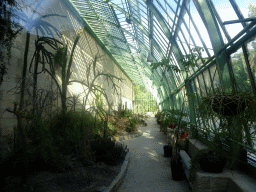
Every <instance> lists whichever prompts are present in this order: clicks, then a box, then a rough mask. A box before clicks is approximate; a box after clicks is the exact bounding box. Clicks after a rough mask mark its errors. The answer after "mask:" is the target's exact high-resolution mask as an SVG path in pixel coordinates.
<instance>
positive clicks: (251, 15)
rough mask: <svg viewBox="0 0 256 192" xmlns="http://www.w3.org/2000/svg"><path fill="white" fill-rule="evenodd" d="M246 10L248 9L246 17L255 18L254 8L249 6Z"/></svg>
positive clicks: (255, 8)
mask: <svg viewBox="0 0 256 192" xmlns="http://www.w3.org/2000/svg"><path fill="white" fill-rule="evenodd" d="M248 9H249V13H248V17H255V16H256V6H254V5H249V6H248Z"/></svg>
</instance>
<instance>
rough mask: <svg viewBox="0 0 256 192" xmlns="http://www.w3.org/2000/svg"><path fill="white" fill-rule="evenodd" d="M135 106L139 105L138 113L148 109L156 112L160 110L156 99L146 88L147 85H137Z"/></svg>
mask: <svg viewBox="0 0 256 192" xmlns="http://www.w3.org/2000/svg"><path fill="white" fill-rule="evenodd" d="M134 92H135V107H136V108H137V107H138V111H137V112H138V113H145V112H146V111H147V110H149V111H151V112H155V111H157V110H158V105H157V102H156V99H154V98H153V96H152V94H151V93H150V92H149V91H148V90H146V88H145V87H142V86H140V85H135V87H134Z"/></svg>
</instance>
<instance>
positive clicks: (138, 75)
mask: <svg viewBox="0 0 256 192" xmlns="http://www.w3.org/2000/svg"><path fill="white" fill-rule="evenodd" d="M64 1H66V2H67V3H69V5H71V6H72V7H74V8H75V11H76V12H77V13H78V14H79V15H80V16H81V17H82V18H83V20H84V21H85V23H86V24H87V25H88V26H89V27H90V28H91V29H92V31H93V33H94V34H95V35H96V36H97V37H98V39H99V40H100V41H101V43H103V45H104V46H105V48H106V49H107V50H108V51H109V52H110V53H111V55H112V56H113V57H114V59H115V60H116V61H117V63H118V64H119V65H120V67H121V68H122V69H123V70H124V71H125V72H126V73H127V75H128V76H129V77H130V79H131V80H132V81H133V83H134V84H139V85H143V86H146V87H147V88H149V87H150V86H152V82H153V84H154V85H155V86H156V87H158V88H159V87H161V86H162V87H163V88H162V89H161V90H164V91H163V93H162V94H165V97H166V96H168V95H170V94H171V93H173V92H174V91H176V90H177V88H179V87H180V88H181V87H182V86H183V85H184V79H185V78H187V77H192V76H193V74H195V72H196V71H197V70H199V68H200V67H202V66H204V65H205V61H207V59H209V58H211V57H214V56H215V54H216V51H217V50H218V49H220V47H221V46H224V45H225V43H228V42H229V41H231V39H232V38H233V37H235V35H237V34H238V33H239V31H241V30H242V29H243V27H242V24H241V23H238V25H239V27H237V28H236V29H237V30H236V34H234V33H233V31H234V30H233V29H234V28H233V27H230V26H228V27H226V26H225V25H223V22H224V21H225V20H224V19H225V18H227V19H230V15H229V16H228V17H224V15H223V9H221V8H223V7H221V5H222V3H221V2H219V1H215V0H213V1H212V0H207V1H198V0H194V1H190V0H64ZM241 3H242V2H240V1H238V3H237V2H236V1H234V0H229V1H225V6H226V8H227V9H229V12H230V13H231V12H232V14H233V18H234V19H244V18H246V17H247V15H243V11H241V9H240V8H239V5H242V4H241ZM243 10H244V9H243ZM207 11H208V12H207ZM209 12H210V14H209ZM209 16H210V17H213V16H214V17H216V18H208V17H209ZM214 22H215V23H214ZM213 24H215V25H213ZM210 33H212V34H210ZM215 42H216V43H215ZM194 47H201V48H204V52H203V53H202V54H203V55H202V57H203V58H205V59H206V60H204V61H198V64H197V66H195V67H193V68H192V69H190V70H189V71H186V72H184V66H182V65H181V62H180V59H181V58H182V55H187V54H191V52H192V48H194ZM148 57H151V59H153V62H160V61H161V60H162V58H170V59H171V60H170V64H171V65H175V66H177V67H178V68H179V69H181V70H182V71H183V72H177V71H170V70H169V71H164V69H162V68H161V67H159V68H157V69H156V70H154V71H152V69H151V62H152V61H151V62H148ZM187 75H188V76H187ZM166 94H167V95H166ZM160 95H161V94H160ZM162 99H163V98H162Z"/></svg>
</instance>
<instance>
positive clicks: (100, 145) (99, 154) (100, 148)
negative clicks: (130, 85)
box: [91, 137, 115, 162]
mask: <svg viewBox="0 0 256 192" xmlns="http://www.w3.org/2000/svg"><path fill="white" fill-rule="evenodd" d="M114 147H115V142H114V141H110V140H105V139H103V138H101V137H100V138H98V139H96V140H94V141H92V142H91V150H92V151H93V152H94V155H95V158H96V161H98V162H99V161H100V162H105V161H106V152H107V151H111V150H112V149H113V148H114Z"/></svg>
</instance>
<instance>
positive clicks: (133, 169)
mask: <svg viewBox="0 0 256 192" xmlns="http://www.w3.org/2000/svg"><path fill="white" fill-rule="evenodd" d="M146 122H147V126H146V127H141V128H139V130H141V131H142V132H143V134H142V136H140V137H138V138H135V139H131V140H126V141H122V143H124V144H125V145H127V147H128V148H129V151H130V164H129V167H128V170H127V173H126V176H125V178H124V182H123V183H122V184H121V186H120V188H119V190H118V192H146V191H152V192H153V191H157V192H166V191H173V192H189V191H191V190H190V189H189V183H188V181H187V180H183V181H173V180H172V176H171V167H170V158H166V157H163V156H164V151H163V146H164V145H166V139H165V136H164V134H163V132H160V130H159V125H158V124H157V123H156V118H154V117H150V118H148V119H147V121H146Z"/></svg>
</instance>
